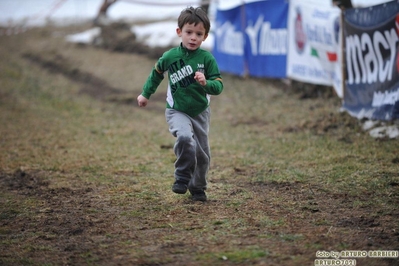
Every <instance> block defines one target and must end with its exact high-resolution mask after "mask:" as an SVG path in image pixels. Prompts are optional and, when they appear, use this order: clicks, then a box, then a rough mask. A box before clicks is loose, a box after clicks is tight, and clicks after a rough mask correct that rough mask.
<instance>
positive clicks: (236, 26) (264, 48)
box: [213, 0, 288, 78]
mask: <svg viewBox="0 0 399 266" xmlns="http://www.w3.org/2000/svg"><path fill="white" fill-rule="evenodd" d="M287 16H288V1H282V0H267V1H258V2H252V3H248V4H245V5H242V6H239V7H236V8H233V9H230V10H223V11H222V10H218V11H217V14H216V27H215V28H216V30H215V46H214V49H213V54H214V56H215V58H216V60H217V62H218V64H219V68H220V70H221V71H222V72H227V73H232V74H237V75H241V76H242V75H246V74H249V75H250V76H256V77H273V78H285V77H286V64H287V50H288V46H287V34H288V33H287Z"/></svg>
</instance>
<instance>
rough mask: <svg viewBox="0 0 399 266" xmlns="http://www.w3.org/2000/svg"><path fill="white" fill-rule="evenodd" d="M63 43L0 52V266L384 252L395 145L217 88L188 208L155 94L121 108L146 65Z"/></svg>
mask: <svg viewBox="0 0 399 266" xmlns="http://www.w3.org/2000/svg"><path fill="white" fill-rule="evenodd" d="M77 30H80V28H77V27H72V28H51V27H47V28H41V29H31V30H29V31H27V32H25V33H23V34H20V35H13V36H1V37H0V58H1V60H0V125H1V126H0V136H1V137H0V191H1V193H0V225H1V226H0V265H287V266H291V265H314V263H315V259H317V258H318V257H320V256H319V255H320V254H316V252H317V251H336V252H340V251H345V250H366V251H374V250H396V251H398V250H399V222H398V217H399V210H398V203H399V154H398V151H399V142H398V140H397V139H393V140H388V139H381V140H376V139H373V138H371V137H370V136H369V134H368V133H366V132H363V131H362V129H361V127H360V123H359V122H358V121H357V120H356V119H354V118H351V117H350V116H349V115H348V114H346V113H345V112H340V107H341V102H340V100H339V99H338V98H337V97H335V96H331V93H326V92H322V93H320V95H319V96H318V97H310V98H309V97H301V96H303V94H301V92H297V91H294V90H293V89H291V88H290V87H288V86H286V85H284V84H283V83H280V82H279V81H275V80H263V79H251V78H239V77H234V76H230V75H227V74H224V75H223V78H224V84H225V90H224V92H223V93H222V94H221V95H219V96H216V97H213V98H212V102H211V108H212V122H211V132H210V142H211V149H212V156H213V157H212V165H211V170H210V174H209V187H208V191H207V193H208V199H209V200H208V201H207V202H205V203H202V202H192V201H191V200H190V198H189V196H188V195H176V194H174V193H173V192H172V191H171V185H172V183H173V181H174V180H173V170H174V169H173V162H174V160H175V157H174V154H173V144H174V138H173V137H172V136H171V135H170V134H169V132H168V128H167V124H166V122H165V118H164V107H165V93H166V82H165V81H164V82H163V83H162V84H161V87H160V88H159V90H158V92H157V94H156V95H154V96H153V97H152V98H151V101H150V103H149V106H148V107H147V108H146V109H141V108H138V107H137V104H136V102H135V99H136V97H137V95H138V94H139V93H140V91H141V86H142V84H143V83H144V81H145V79H146V77H147V75H148V73H149V71H150V69H151V67H152V66H153V64H154V63H155V61H154V59H150V58H148V57H146V56H144V55H137V54H132V53H130V54H127V53H112V52H110V51H107V50H103V49H97V48H93V47H88V46H79V45H74V44H70V43H66V42H65V41H64V37H65V35H66V34H69V33H72V32H76V31H77ZM351 259H355V258H351ZM356 262H357V265H367V266H368V265H379V266H380V265H383V266H384V265H385V266H386V265H398V263H399V261H398V259H397V258H395V259H389V258H370V257H366V258H356Z"/></svg>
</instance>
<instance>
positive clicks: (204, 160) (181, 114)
mask: <svg viewBox="0 0 399 266" xmlns="http://www.w3.org/2000/svg"><path fill="white" fill-rule="evenodd" d="M177 22H178V28H177V29H176V33H177V35H178V36H179V37H180V38H181V44H180V46H179V47H175V48H172V49H171V50H169V51H167V52H165V53H164V54H163V55H162V57H161V58H159V60H158V61H157V63H156V64H155V67H154V68H153V69H152V71H151V73H150V75H149V77H148V79H147V81H146V82H145V84H144V86H143V92H142V93H141V94H140V95H139V96H138V97H137V102H138V105H139V106H140V107H145V106H146V105H147V104H148V100H149V99H150V96H151V95H152V94H153V93H155V91H156V89H157V88H158V86H159V84H160V83H161V81H162V80H163V78H164V75H163V74H164V73H165V72H168V77H169V83H168V92H167V99H166V102H167V103H166V111H165V116H166V121H167V123H168V124H169V131H170V133H172V135H173V136H174V137H176V142H175V145H174V152H175V154H176V162H175V174H174V175H175V182H174V184H173V186H172V191H173V192H175V193H178V194H185V193H186V192H187V189H188V190H189V191H190V193H191V195H192V199H193V200H194V201H206V200H207V196H206V193H205V190H206V188H207V173H208V169H209V164H210V159H211V154H210V148H209V142H208V133H209V124H210V108H209V101H210V95H218V94H220V93H221V92H222V90H223V82H222V78H221V75H220V72H219V68H218V65H217V63H216V60H215V58H214V57H213V56H212V54H211V53H210V52H208V51H206V50H203V49H201V48H200V46H201V44H202V42H203V41H205V40H206V38H207V37H208V34H209V30H210V22H209V18H208V16H207V14H206V12H204V11H203V10H202V9H201V8H194V7H189V8H186V9H184V10H183V11H182V12H181V13H180V16H179V18H178V21H177Z"/></svg>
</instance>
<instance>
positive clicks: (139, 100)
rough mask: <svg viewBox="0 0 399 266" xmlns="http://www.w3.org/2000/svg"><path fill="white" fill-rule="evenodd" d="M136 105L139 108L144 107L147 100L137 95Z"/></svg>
mask: <svg viewBox="0 0 399 266" xmlns="http://www.w3.org/2000/svg"><path fill="white" fill-rule="evenodd" d="M137 103H138V105H139V106H140V107H146V106H147V103H148V99H147V98H146V97H144V96H143V95H141V94H140V95H139V96H138V97H137Z"/></svg>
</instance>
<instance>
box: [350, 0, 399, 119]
mask: <svg viewBox="0 0 399 266" xmlns="http://www.w3.org/2000/svg"><path fill="white" fill-rule="evenodd" d="M344 39H345V59H346V64H345V69H344V70H345V85H346V86H345V90H344V102H343V107H344V108H345V109H346V110H347V111H348V112H349V113H350V114H351V115H353V116H355V117H357V118H359V119H360V118H369V119H375V120H394V119H397V118H399V52H398V47H399V4H398V1H397V0H395V1H391V2H388V3H385V4H381V5H377V6H373V7H371V8H359V9H347V10H345V11H344Z"/></svg>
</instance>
